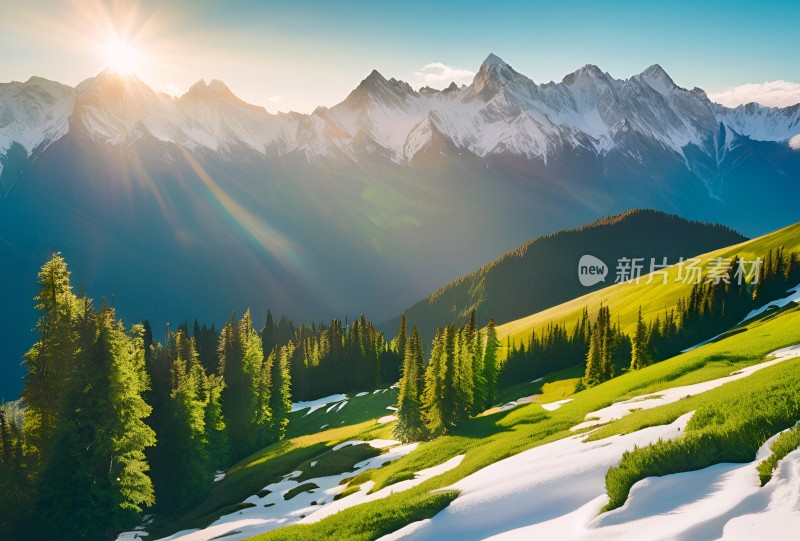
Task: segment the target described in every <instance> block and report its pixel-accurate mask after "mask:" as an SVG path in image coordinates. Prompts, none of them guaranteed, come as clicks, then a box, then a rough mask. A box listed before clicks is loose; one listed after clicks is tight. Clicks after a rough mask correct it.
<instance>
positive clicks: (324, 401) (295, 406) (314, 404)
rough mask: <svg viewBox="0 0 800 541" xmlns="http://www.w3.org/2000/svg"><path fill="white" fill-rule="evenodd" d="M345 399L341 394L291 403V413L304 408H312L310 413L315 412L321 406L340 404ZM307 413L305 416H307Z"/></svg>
mask: <svg viewBox="0 0 800 541" xmlns="http://www.w3.org/2000/svg"><path fill="white" fill-rule="evenodd" d="M346 398H347V397H346V396H345V395H343V394H334V395H331V396H326V397H324V398H317V399H316V400H309V401H307V402H293V403H292V411H300V410H303V409H306V408H312V409H311V411H309V412H308V413H311V412H312V411H314V410H317V409H319V408H321V407H323V406H326V405H328V404H330V403H331V402H340V401H342V400H345V399H346ZM308 413H307V414H306V415H308Z"/></svg>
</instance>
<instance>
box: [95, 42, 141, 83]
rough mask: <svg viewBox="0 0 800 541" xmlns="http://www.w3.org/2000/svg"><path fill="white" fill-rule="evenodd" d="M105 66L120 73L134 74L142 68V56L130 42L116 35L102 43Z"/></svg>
mask: <svg viewBox="0 0 800 541" xmlns="http://www.w3.org/2000/svg"><path fill="white" fill-rule="evenodd" d="M103 48H104V55H105V61H106V67H107V68H108V69H110V70H112V71H115V72H117V73H119V74H121V75H134V74H137V73H139V72H140V71H141V70H142V67H143V64H144V58H143V55H142V52H141V51H139V50H138V49H137V48H136V47H135V46H134V45H133V44H132V43H130V42H129V41H125V40H123V39H120V38H118V37H114V38H111V39H110V40H108V42H107V43H105V44H104V45H103Z"/></svg>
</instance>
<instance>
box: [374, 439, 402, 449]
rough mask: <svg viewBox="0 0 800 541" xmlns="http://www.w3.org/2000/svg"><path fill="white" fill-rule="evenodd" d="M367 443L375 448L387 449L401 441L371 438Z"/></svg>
mask: <svg viewBox="0 0 800 541" xmlns="http://www.w3.org/2000/svg"><path fill="white" fill-rule="evenodd" d="M367 443H368V444H370V445H371V446H372V447H374V448H375V449H386V448H387V447H393V446H395V445H400V442H399V441H397V440H369V441H368V442H367Z"/></svg>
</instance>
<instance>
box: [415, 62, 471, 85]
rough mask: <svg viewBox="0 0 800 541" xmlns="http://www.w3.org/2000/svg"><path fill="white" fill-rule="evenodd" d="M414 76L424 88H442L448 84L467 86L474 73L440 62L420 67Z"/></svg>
mask: <svg viewBox="0 0 800 541" xmlns="http://www.w3.org/2000/svg"><path fill="white" fill-rule="evenodd" d="M414 75H415V76H416V77H417V78H418V79H419V80H420V81H421V82H422V83H423V84H424V85H426V86H430V87H433V88H444V87H446V86H448V85H449V84H450V83H452V82H455V83H456V84H458V85H461V84H469V83H470V82H471V81H472V78H473V77H475V72H474V71H470V70H468V69H464V68H454V67H452V66H448V65H446V64H442V63H441V62H432V63H430V64H426V65H424V66H422V67H421V68H420V69H418V70H417V71H415V72H414Z"/></svg>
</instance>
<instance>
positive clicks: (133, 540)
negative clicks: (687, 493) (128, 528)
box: [116, 531, 149, 541]
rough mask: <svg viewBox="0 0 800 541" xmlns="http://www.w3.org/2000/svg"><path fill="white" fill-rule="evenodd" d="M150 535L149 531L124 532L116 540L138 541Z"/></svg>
mask: <svg viewBox="0 0 800 541" xmlns="http://www.w3.org/2000/svg"><path fill="white" fill-rule="evenodd" d="M148 535H149V534H148V533H147V532H135V531H134V532H122V533H121V534H119V535H118V536H117V539H116V541H138V540H140V539H144V538H145V537H147V536H148Z"/></svg>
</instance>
